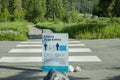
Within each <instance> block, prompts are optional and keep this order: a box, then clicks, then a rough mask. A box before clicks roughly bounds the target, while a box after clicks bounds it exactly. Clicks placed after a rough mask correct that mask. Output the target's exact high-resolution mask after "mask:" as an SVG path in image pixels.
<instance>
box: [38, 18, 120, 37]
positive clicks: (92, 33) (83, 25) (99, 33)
mask: <svg viewBox="0 0 120 80" xmlns="http://www.w3.org/2000/svg"><path fill="white" fill-rule="evenodd" d="M37 26H38V27H39V28H47V29H51V30H53V31H54V32H57V33H69V37H70V38H75V39H108V38H120V23H113V22H111V20H110V19H108V18H100V19H98V20H95V19H92V20H90V19H86V20H83V22H80V23H69V24H68V23H63V22H42V23H38V25H37Z"/></svg>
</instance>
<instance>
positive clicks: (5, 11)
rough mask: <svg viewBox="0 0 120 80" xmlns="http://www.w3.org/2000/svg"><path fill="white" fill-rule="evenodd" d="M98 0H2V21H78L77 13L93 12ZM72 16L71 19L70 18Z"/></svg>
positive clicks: (0, 3)
mask: <svg viewBox="0 0 120 80" xmlns="http://www.w3.org/2000/svg"><path fill="white" fill-rule="evenodd" d="M97 2H98V0H0V22H6V21H24V19H25V20H27V21H31V22H33V23H37V22H39V21H45V20H49V19H50V20H52V21H55V20H62V21H64V20H65V21H64V22H75V21H78V19H77V15H78V14H79V13H80V12H81V13H92V8H93V5H96V4H97ZM68 16H70V20H69V18H68Z"/></svg>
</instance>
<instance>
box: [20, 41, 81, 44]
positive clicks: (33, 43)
mask: <svg viewBox="0 0 120 80" xmlns="http://www.w3.org/2000/svg"><path fill="white" fill-rule="evenodd" d="M21 43H23V44H42V42H41V41H40V42H21ZM69 43H81V42H80V41H69Z"/></svg>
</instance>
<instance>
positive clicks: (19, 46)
mask: <svg viewBox="0 0 120 80" xmlns="http://www.w3.org/2000/svg"><path fill="white" fill-rule="evenodd" d="M16 47H42V45H41V44H40V45H16Z"/></svg>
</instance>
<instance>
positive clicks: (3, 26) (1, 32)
mask: <svg viewBox="0 0 120 80" xmlns="http://www.w3.org/2000/svg"><path fill="white" fill-rule="evenodd" d="M28 24H29V23H28V22H4V23H0V40H11V41H14V40H15V41H17V40H27V36H28V33H29V30H28V27H27V25H28Z"/></svg>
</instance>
